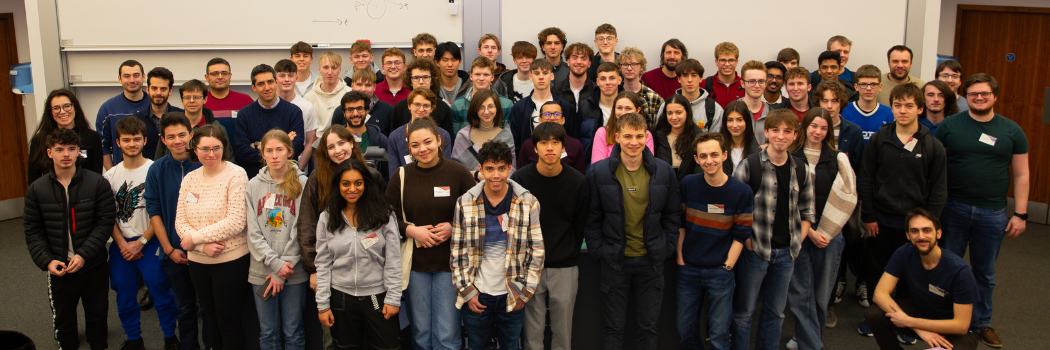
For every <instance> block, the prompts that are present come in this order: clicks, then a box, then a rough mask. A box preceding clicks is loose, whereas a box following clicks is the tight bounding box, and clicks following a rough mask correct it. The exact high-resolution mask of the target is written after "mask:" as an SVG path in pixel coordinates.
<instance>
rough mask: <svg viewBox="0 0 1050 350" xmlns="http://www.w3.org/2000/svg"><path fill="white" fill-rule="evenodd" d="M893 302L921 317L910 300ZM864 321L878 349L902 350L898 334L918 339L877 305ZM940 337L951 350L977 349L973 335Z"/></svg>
mask: <svg viewBox="0 0 1050 350" xmlns="http://www.w3.org/2000/svg"><path fill="white" fill-rule="evenodd" d="M879 231H882V229H881V228H880V229H879ZM880 233H881V232H880ZM893 301H895V302H897V306H899V307H900V308H901V311H904V313H906V314H908V316H912V317H923V316H922V315H921V314H920V313H919V309H917V308H915V304H913V303H912V302H911V299H898V298H893ZM864 319H865V321H867V322H868V327H871V333H873V334H875V341H876V342H878V343H879V349H882V350H887V349H901V350H903V349H904V348H903V347H901V344H900V342H898V341H897V333H898V332H900V333H904V334H907V335H909V336H911V337H914V338H916V339H920V338H919V336H918V335H917V334H915V331H913V330H912V329H911V328H900V327H897V325H894V324H893V321H890V318H889V317H886V311H883V310H882V308H880V307H879V306H878V305H872V306H871V307H869V308H868V310H867V311H865V312H864ZM942 336H944V339H945V340H947V341H948V342H949V343H952V350H973V349H976V348H977V337H975V336H974V335H973V334H970V333H966V334H942Z"/></svg>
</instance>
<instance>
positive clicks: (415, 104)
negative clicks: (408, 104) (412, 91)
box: [412, 103, 432, 110]
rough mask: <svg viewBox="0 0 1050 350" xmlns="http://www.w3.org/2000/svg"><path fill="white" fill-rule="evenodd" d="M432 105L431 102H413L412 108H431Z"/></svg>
mask: <svg viewBox="0 0 1050 350" xmlns="http://www.w3.org/2000/svg"><path fill="white" fill-rule="evenodd" d="M430 107H432V106H431V105H430V104H429V103H428V104H422V103H413V104H412V109H415V110H423V109H430Z"/></svg>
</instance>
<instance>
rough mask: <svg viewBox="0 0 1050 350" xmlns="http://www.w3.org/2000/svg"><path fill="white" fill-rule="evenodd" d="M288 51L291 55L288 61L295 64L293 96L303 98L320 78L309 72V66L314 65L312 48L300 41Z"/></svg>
mask: <svg viewBox="0 0 1050 350" xmlns="http://www.w3.org/2000/svg"><path fill="white" fill-rule="evenodd" d="M289 51H291V55H292V56H291V57H290V59H291V60H292V62H295V73H296V75H295V94H296V95H299V96H304V95H306V93H307V92H308V91H310V88H311V87H313V85H314V83H316V82H317V79H319V78H321V77H320V76H318V75H317V74H314V72H313V71H311V70H310V65H311V64H313V63H314V48H313V47H312V46H310V44H307V43H305V42H302V41H300V42H297V43H295V44H294V45H292V48H291V49H290V50H289Z"/></svg>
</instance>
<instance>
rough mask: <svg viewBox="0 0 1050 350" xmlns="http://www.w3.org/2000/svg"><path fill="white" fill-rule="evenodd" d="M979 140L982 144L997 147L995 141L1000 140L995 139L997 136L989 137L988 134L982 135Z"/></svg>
mask: <svg viewBox="0 0 1050 350" xmlns="http://www.w3.org/2000/svg"><path fill="white" fill-rule="evenodd" d="M977 140H978V141H981V143H985V144H987V145H989V146H995V140H998V139H997V138H995V136H992V135H988V134H985V133H981V137H980V138H978V139H977Z"/></svg>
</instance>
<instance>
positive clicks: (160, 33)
mask: <svg viewBox="0 0 1050 350" xmlns="http://www.w3.org/2000/svg"><path fill="white" fill-rule="evenodd" d="M56 3H57V6H58V23H59V26H58V27H59V37H60V39H61V44H62V47H63V48H73V47H146V46H148V47H164V46H170V47H179V46H219V47H234V46H251V45H276V46H283V47H290V46H291V44H293V43H295V42H297V41H300V40H302V41H306V42H308V43H336V44H339V43H345V44H349V43H353V42H354V41H357V40H360V39H368V40H371V41H372V42H373V43H407V42H410V41H411V39H412V37H414V36H415V35H416V34H419V33H420V32H429V33H431V34H433V35H434V36H435V37H437V39H438V41H439V42H442V41H456V42H459V41H462V40H463V25H462V20H461V16H459V15H455V16H453V15H451V14H450V12H449V6H448V3H447V2H444V1H435V0H295V1H281V0H257V1H243V0H242V1H230V0H219V1H216V0H159V1H158V0H152V1H145V2H144V1H141V0H56Z"/></svg>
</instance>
